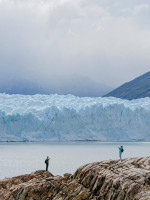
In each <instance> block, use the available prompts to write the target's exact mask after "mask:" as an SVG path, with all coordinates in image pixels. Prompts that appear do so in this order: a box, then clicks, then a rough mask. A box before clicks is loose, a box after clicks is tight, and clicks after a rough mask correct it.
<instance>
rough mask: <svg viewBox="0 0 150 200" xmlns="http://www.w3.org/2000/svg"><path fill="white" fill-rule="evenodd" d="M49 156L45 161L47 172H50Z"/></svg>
mask: <svg viewBox="0 0 150 200" xmlns="http://www.w3.org/2000/svg"><path fill="white" fill-rule="evenodd" d="M49 159H50V158H49V156H47V158H46V160H45V164H46V171H48V166H49Z"/></svg>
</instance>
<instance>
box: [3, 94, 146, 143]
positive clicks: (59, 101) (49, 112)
mask: <svg viewBox="0 0 150 200" xmlns="http://www.w3.org/2000/svg"><path fill="white" fill-rule="evenodd" d="M72 140H100V141H130V140H143V141H149V140H150V98H144V99H138V100H132V101H128V100H122V99H118V98H114V97H106V98H101V97H100V98H88V97H85V98H79V97H75V96H72V95H56V94H55V95H7V94H0V141H72Z"/></svg>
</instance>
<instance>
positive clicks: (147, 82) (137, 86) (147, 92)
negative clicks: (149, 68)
mask: <svg viewBox="0 0 150 200" xmlns="http://www.w3.org/2000/svg"><path fill="white" fill-rule="evenodd" d="M104 96H105V97H109V96H113V97H117V98H122V99H128V100H132V99H138V98H144V97H150V72H147V73H145V74H143V75H142V76H139V77H138V78H135V79H134V80H132V81H130V82H128V83H125V84H123V85H121V86H120V87H118V88H116V89H115V90H113V91H112V92H110V93H108V94H106V95H104Z"/></svg>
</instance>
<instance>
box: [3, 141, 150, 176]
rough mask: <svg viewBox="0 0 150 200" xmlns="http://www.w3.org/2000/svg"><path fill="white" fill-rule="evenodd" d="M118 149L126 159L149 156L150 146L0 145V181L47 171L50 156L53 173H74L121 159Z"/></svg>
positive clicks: (69, 143)
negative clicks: (81, 168) (38, 171)
mask: <svg viewBox="0 0 150 200" xmlns="http://www.w3.org/2000/svg"><path fill="white" fill-rule="evenodd" d="M119 145H123V146H124V149H125V151H124V153H123V158H126V157H141V156H149V155H150V142H145V143H143V142H139V143H136V142H134V143H132V142H131V143H130V142H124V143H101V142H68V143H67V142H66V143H0V179H2V178H5V177H12V176H17V175H21V174H25V173H31V172H33V171H35V170H41V169H45V163H44V160H45V158H46V156H47V155H49V156H50V158H51V160H50V165H49V171H50V172H51V173H53V174H54V175H63V174H64V173H66V172H67V173H74V172H75V171H76V169H77V168H78V167H80V166H81V165H84V164H86V163H91V162H95V161H101V160H109V159H118V146H119Z"/></svg>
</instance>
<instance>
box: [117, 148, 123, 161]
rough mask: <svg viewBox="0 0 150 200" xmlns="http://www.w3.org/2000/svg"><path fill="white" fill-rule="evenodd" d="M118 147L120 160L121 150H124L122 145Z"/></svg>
mask: <svg viewBox="0 0 150 200" xmlns="http://www.w3.org/2000/svg"><path fill="white" fill-rule="evenodd" d="M118 149H119V158H120V160H121V159H122V157H121V156H122V153H123V151H124V149H123V146H120V147H118Z"/></svg>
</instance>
